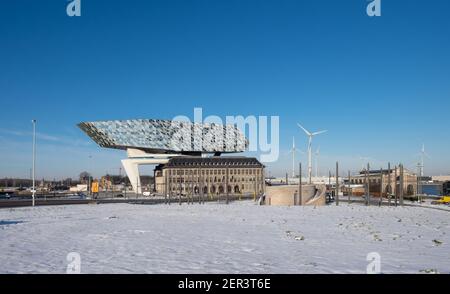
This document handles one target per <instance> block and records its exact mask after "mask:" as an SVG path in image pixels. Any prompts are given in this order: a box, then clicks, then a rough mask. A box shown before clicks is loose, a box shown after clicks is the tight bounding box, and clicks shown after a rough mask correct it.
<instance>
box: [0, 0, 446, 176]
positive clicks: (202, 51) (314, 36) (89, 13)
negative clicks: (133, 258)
mask: <svg viewBox="0 0 450 294" xmlns="http://www.w3.org/2000/svg"><path fill="white" fill-rule="evenodd" d="M67 3H68V2H67V1H65V0H45V1H32V0H28V1H25V0H10V1H6V0H4V1H1V2H0V104H1V106H0V107H1V109H2V111H1V115H0V177H5V176H16V177H29V169H30V165H31V164H30V163H31V122H30V120H31V119H32V118H36V119H37V120H38V132H39V135H38V162H37V167H38V170H37V176H38V177H45V178H57V179H58V178H63V177H69V176H70V177H76V176H77V175H78V174H79V173H80V172H81V171H83V170H90V171H93V173H94V175H95V176H98V175H100V174H104V173H106V172H109V173H118V169H119V167H120V159H121V158H123V157H124V156H125V154H124V153H123V152H121V151H117V150H105V149H100V148H99V147H97V146H96V145H95V144H94V143H93V142H91V141H90V139H89V138H88V137H87V136H85V135H84V134H83V133H82V132H81V131H80V130H79V129H78V128H77V127H76V124H77V123H78V122H81V121H89V120H102V119H127V118H168V119H170V118H173V117H174V116H177V115H188V116H191V117H192V116H193V109H194V107H202V108H203V112H204V115H205V116H206V115H219V116H222V117H225V116H226V115H244V116H247V115H256V116H258V115H267V116H271V115H278V116H280V128H281V130H280V141H281V146H280V148H281V151H280V159H279V161H278V162H276V163H274V164H270V165H269V169H270V171H271V174H273V175H282V174H284V172H285V171H290V169H291V168H290V166H291V160H290V156H289V155H287V152H288V149H289V148H290V145H291V141H292V136H295V137H296V143H297V145H298V146H299V147H300V148H301V149H306V137H305V136H304V134H303V133H302V132H301V131H300V130H299V129H298V128H297V127H296V122H301V123H302V124H303V125H305V127H307V128H309V129H312V130H316V129H327V130H329V132H328V133H327V134H324V135H321V136H319V137H317V140H315V142H314V145H315V147H314V148H316V147H317V146H319V145H320V149H321V158H320V162H321V163H320V169H321V171H322V173H324V172H325V171H327V170H328V167H330V168H331V167H332V166H333V164H334V162H335V161H336V160H339V161H341V165H342V169H343V170H347V169H352V170H356V169H358V168H359V167H360V166H361V161H360V160H359V158H358V157H359V156H367V157H371V158H372V159H371V161H372V163H373V165H374V166H376V167H379V166H381V165H383V164H386V162H387V161H391V162H394V163H398V162H403V163H404V164H405V166H407V167H413V166H414V165H415V164H416V163H417V162H418V157H417V156H416V154H417V153H418V152H419V151H420V148H421V145H422V143H423V142H424V143H425V144H426V149H427V151H428V153H429V154H430V155H431V159H428V160H427V166H426V173H428V174H431V173H433V174H448V173H450V156H449V154H448V149H449V147H448V146H449V145H450V137H449V136H448V127H449V125H450V122H449V118H448V116H449V115H448V113H449V110H450V99H449V98H450V83H449V82H450V55H449V52H450V17H449V13H450V2H449V1H446V0H430V1H418V0H417V1H416V0H410V1H401V0H382V16H381V17H377V18H370V17H368V16H367V14H366V5H367V4H368V2H367V1H366V0H345V1H335V0H322V1H313V0H296V1H287V0H277V1H271V0H270V1H269V0H259V1H256V0H226V1H225V0H220V1H219V0H202V1H194V0H158V1H156V0H155V1H153V0H146V1H144V0H142V1H138V0H136V1H125V0H114V1H112V0H110V1H106V0H95V1H94V0H82V15H81V17H72V18H70V17H68V16H67V15H66V9H65V7H66V5H67ZM89 155H92V157H93V162H90V161H89ZM301 160H302V161H303V162H305V164H306V159H305V158H304V157H301Z"/></svg>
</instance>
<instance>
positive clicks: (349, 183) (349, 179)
mask: <svg viewBox="0 0 450 294" xmlns="http://www.w3.org/2000/svg"><path fill="white" fill-rule="evenodd" d="M351 182H352V178H351V176H350V171H348V191H347V196H348V204H350V196H353V195H350V194H353V189H352V188H351V187H350V185H351ZM350 191H351V192H350Z"/></svg>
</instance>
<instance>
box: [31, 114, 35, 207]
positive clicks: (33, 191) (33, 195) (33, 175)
mask: <svg viewBox="0 0 450 294" xmlns="http://www.w3.org/2000/svg"><path fill="white" fill-rule="evenodd" d="M31 122H32V124H33V171H32V177H33V190H32V191H31V193H32V196H31V197H32V203H31V205H32V206H34V205H35V201H36V200H35V198H36V120H35V119H33V120H32V121H31Z"/></svg>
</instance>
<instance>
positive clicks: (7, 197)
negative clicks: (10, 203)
mask: <svg viewBox="0 0 450 294" xmlns="http://www.w3.org/2000/svg"><path fill="white" fill-rule="evenodd" d="M0 199H7V200H9V199H11V196H10V195H9V193H3V194H0Z"/></svg>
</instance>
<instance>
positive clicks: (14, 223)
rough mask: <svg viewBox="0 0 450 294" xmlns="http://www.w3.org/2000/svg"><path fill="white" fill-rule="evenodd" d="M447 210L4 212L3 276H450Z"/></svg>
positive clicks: (246, 207)
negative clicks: (75, 266) (372, 262)
mask: <svg viewBox="0 0 450 294" xmlns="http://www.w3.org/2000/svg"><path fill="white" fill-rule="evenodd" d="M449 220H450V212H448V211H440V210H435V209H430V208H421V207H403V208H402V207H397V208H395V207H381V208H380V207H376V206H370V207H366V206H362V205H360V204H351V205H349V204H347V203H343V204H341V205H340V206H339V207H336V206H334V205H332V206H325V207H317V208H314V207H300V206H297V207H274V206H258V205H255V204H254V202H252V201H242V202H234V203H232V204H230V205H225V204H218V203H207V204H205V205H199V204H194V205H187V204H183V205H182V206H179V205H178V204H172V205H170V206H167V205H133V204H104V205H71V206H47V207H44V206H42V207H35V208H32V207H27V208H14V209H0V273H65V272H66V267H67V261H66V256H67V254H68V253H70V252H78V253H79V254H80V256H81V272H82V273H365V272H366V267H367V265H368V263H369V262H368V261H366V257H367V255H368V254H369V253H370V252H378V253H379V254H380V256H381V272H382V273H420V272H421V271H434V270H436V271H438V272H440V273H449V272H450V236H449V233H450V230H449V228H450V225H449Z"/></svg>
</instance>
